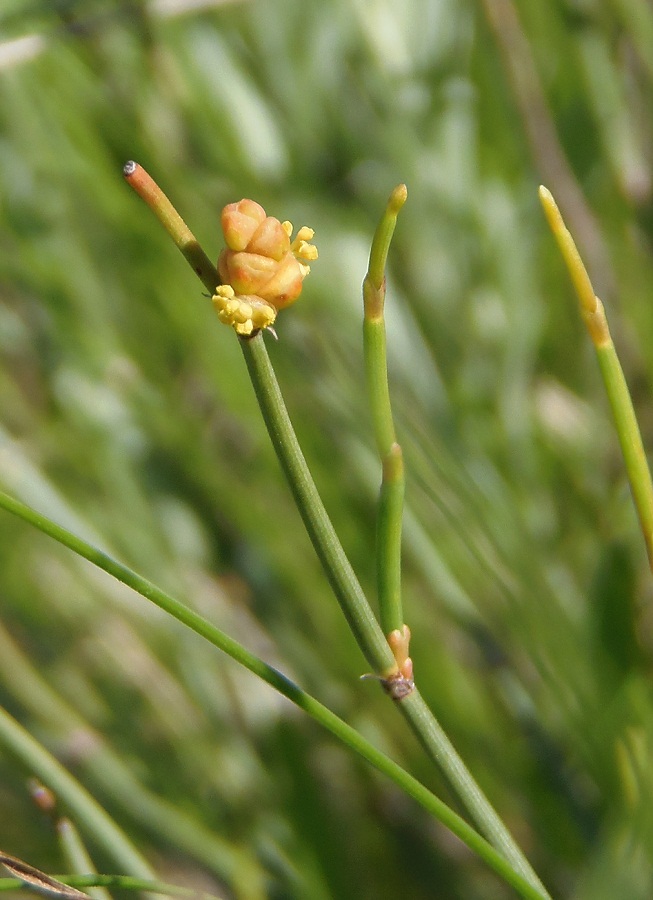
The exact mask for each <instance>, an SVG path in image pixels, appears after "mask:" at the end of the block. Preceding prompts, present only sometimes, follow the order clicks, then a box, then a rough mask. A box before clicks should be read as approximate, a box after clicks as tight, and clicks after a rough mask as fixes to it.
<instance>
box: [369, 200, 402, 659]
mask: <svg viewBox="0 0 653 900" xmlns="http://www.w3.org/2000/svg"><path fill="white" fill-rule="evenodd" d="M406 197H407V191H406V186H405V185H404V184H400V185H399V186H398V187H396V188H395V189H394V191H393V192H392V194H391V195H390V199H389V200H388V204H387V207H386V209H385V212H384V214H383V216H382V217H381V221H380V222H379V225H378V227H377V229H376V232H375V234H374V239H373V241H372V249H371V251H370V262H369V268H368V271H367V275H366V276H365V280H364V281H363V310H364V319H363V350H364V354H365V371H366V375H367V389H368V394H369V399H370V407H371V410H372V420H373V423H374V434H375V437H376V445H377V449H378V452H379V456H380V458H381V466H382V473H383V474H382V479H381V491H380V497H379V510H378V516H377V524H376V572H377V591H378V598H379V613H380V618H381V628H382V629H383V632H384V633H385V634H386V635H388V634H390V632H392V631H399V632H403V627H404V614H403V609H402V602H401V524H402V516H403V508H404V463H403V456H402V452H401V447H400V446H399V444H398V443H397V439H396V436H395V427H394V421H393V418H392V406H391V403H390V388H389V385H388V363H387V352H386V332H385V315H384V307H385V266H386V260H387V256H388V249H389V247H390V242H391V240H392V235H393V233H394V229H395V225H396V223H397V215H398V213H399V210H400V209H401V207H402V206H403V205H404V203H405V202H406ZM406 649H407V648H406Z"/></svg>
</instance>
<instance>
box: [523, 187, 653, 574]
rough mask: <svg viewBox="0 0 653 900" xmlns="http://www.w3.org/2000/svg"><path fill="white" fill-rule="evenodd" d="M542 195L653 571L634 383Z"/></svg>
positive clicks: (651, 504)
mask: <svg viewBox="0 0 653 900" xmlns="http://www.w3.org/2000/svg"><path fill="white" fill-rule="evenodd" d="M539 195H540V201H541V203H542V206H543V207H544V212H545V215H546V218H547V220H548V223H549V225H550V227H551V231H552V232H553V235H554V237H555V239H556V241H557V243H558V246H559V248H560V251H561V253H562V256H563V258H564V260H565V263H566V264H567V268H568V270H569V274H570V276H571V280H572V282H573V285H574V288H575V290H576V294H577V295H578V300H579V303H580V310H581V314H582V317H583V321H584V322H585V325H586V326H587V331H588V333H589V336H590V338H591V339H592V343H593V344H594V348H595V350H596V355H597V358H598V362H599V367H600V369H601V375H602V376H603V383H604V384H605V389H606V392H607V394H608V400H609V402H610V407H611V409H612V415H613V416H614V420H615V425H616V428H617V435H618V437H619V443H620V444H621V451H622V453H623V456H624V461H625V464H626V472H627V475H628V480H629V482H630V490H631V492H632V495H633V500H634V502H635V507H636V509H637V515H638V517H639V522H640V526H641V529H642V533H643V535H644V541H645V543H646V551H647V553H648V560H649V565H650V566H651V569H652V570H653V484H652V483H651V472H650V469H649V467H648V463H647V460H646V454H645V452H644V446H643V444H642V436H641V434H640V431H639V426H638V424H637V418H636V416H635V410H634V409H633V404H632V400H631V398H630V393H629V391H628V385H627V384H626V379H625V377H624V373H623V369H622V368H621V363H620V362H619V357H618V356H617V351H616V349H615V346H614V344H613V342H612V337H611V336H610V329H609V327H608V321H607V318H606V315H605V310H604V308H603V304H602V303H601V301H600V300H599V298H598V297H597V296H596V294H595V293H594V289H593V287H592V282H591V281H590V278H589V275H588V274H587V270H586V268H585V266H584V265H583V261H582V259H581V258H580V254H579V253H578V250H577V248H576V244H575V242H574V239H573V237H572V236H571V234H570V232H569V230H568V229H567V227H566V226H565V223H564V221H563V219H562V216H561V215H560V210H559V209H558V207H557V205H556V202H555V200H554V199H553V196H552V194H551V192H550V191H549V190H547V188H545V187H543V186H541V187H540V190H539Z"/></svg>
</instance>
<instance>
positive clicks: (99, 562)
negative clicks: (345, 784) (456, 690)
mask: <svg viewBox="0 0 653 900" xmlns="http://www.w3.org/2000/svg"><path fill="white" fill-rule="evenodd" d="M0 508H2V509H5V510H6V511H7V512H9V513H12V514H13V515H15V516H18V517H19V518H21V519H23V520H24V521H26V522H28V523H30V524H31V525H34V526H35V527H36V528H38V529H39V530H40V531H42V532H43V533H44V534H47V535H49V536H50V537H52V538H54V539H55V540H56V541H58V542H59V543H60V544H63V546H65V547H68V548H69V549H70V550H73V551H74V552H75V553H77V554H78V555H79V556H81V557H83V558H84V559H87V560H88V561H89V562H91V563H93V564H94V565H96V566H98V568H100V569H103V570H104V571H105V572H107V573H108V574H109V575H112V576H113V577H114V578H116V579H118V581H121V582H122V583H123V584H126V585H127V586H128V587H131V588H132V589H133V590H134V591H136V592H137V593H139V594H140V595H141V596H143V597H145V598H146V599H147V600H150V601H151V602H152V603H154V604H155V605H156V606H158V607H159V608H160V609H162V610H164V611H165V612H167V613H169V614H170V615H171V616H173V617H174V618H175V619H177V620H178V621H179V622H181V623H182V624H184V625H186V626H187V627H188V628H190V629H191V630H193V631H194V632H195V633H196V634H198V635H200V636H201V637H203V638H205V639H206V640H207V641H209V642H210V643H211V644H213V645H214V646H215V647H217V648H218V649H220V650H222V651H223V652H224V653H226V654H227V655H228V656H230V657H231V658H232V659H234V660H235V661H236V662H238V663H240V664H241V665H242V666H244V667H245V668H246V669H249V671H250V672H253V673H254V674H255V675H257V676H258V677H259V678H261V679H263V680H264V681H266V682H267V683H268V684H269V685H270V686H271V687H273V688H274V689H275V690H277V691H278V692H279V693H280V694H282V695H283V696H284V697H287V698H288V699H289V700H290V701H292V702H293V703H294V704H295V705H296V706H298V707H299V708H300V709H303V710H304V712H306V713H307V714H308V715H309V716H311V718H313V719H315V720H316V721H317V722H319V723H320V724H321V725H322V726H323V727H324V728H326V729H327V730H328V731H330V732H331V733H332V734H333V735H334V736H335V737H337V738H338V739H339V740H340V741H342V743H344V744H345V745H346V746H347V747H349V748H350V749H351V750H353V751H355V752H356V753H358V754H359V755H360V756H361V757H362V758H363V759H365V760H366V761H367V762H369V763H370V764H371V765H373V766H374V767H375V768H376V769H378V770H379V771H380V772H382V773H383V774H384V775H386V776H387V777H388V778H390V779H391V780H392V781H393V782H394V783H395V784H396V785H397V786H398V787H399V788H401V789H402V790H403V791H404V792H405V793H406V794H408V795H409V796H410V797H412V798H413V799H414V800H415V801H416V802H417V803H419V804H420V805H421V806H422V807H423V808H424V809H426V810H427V811H428V812H429V813H431V814H432V815H433V816H435V817H436V818H437V819H438V820H439V821H440V822H442V823H443V824H444V825H445V826H446V827H447V828H449V830H450V831H452V832H453V834H455V835H456V836H457V837H458V838H460V840H461V841H462V842H463V843H465V844H466V845H467V846H468V847H469V848H470V849H471V850H473V851H474V852H475V853H476V854H477V855H478V856H479V857H480V858H481V859H483V860H484V861H485V862H486V863H487V864H488V866H490V867H491V868H492V869H493V870H494V871H495V872H497V874H499V875H500V876H501V877H502V878H503V879H504V880H505V881H506V882H507V883H508V884H510V885H512V887H514V888H515V890H516V891H517V893H518V894H519V895H520V896H521V897H524V898H528V900H542V898H547V897H548V894H547V893H546V892H545V891H544V890H543V889H541V888H540V887H539V886H538V885H536V884H533V883H532V881H531V880H529V879H527V878H526V877H524V875H522V874H521V873H520V872H517V871H516V870H515V868H514V866H513V864H512V863H511V862H509V861H508V860H507V859H506V858H505V857H504V855H503V854H502V853H501V852H499V851H498V850H496V849H495V848H494V847H493V846H492V845H491V844H490V843H489V842H488V841H486V840H485V839H484V838H483V837H481V835H480V834H478V832H477V831H475V830H474V829H473V828H472V827H471V825H469V824H468V823H467V822H465V820H464V819H462V818H461V817H460V816H458V815H457V814H456V813H455V812H454V811H453V810H451V809H450V808H449V807H448V806H447V805H446V804H445V803H443V802H442V800H440V799H439V798H438V797H436V796H435V794H432V793H431V792H430V791H429V790H428V789H427V788H425V787H424V785H423V784H421V783H420V782H419V781H417V779H416V778H414V777H413V776H412V775H410V774H409V773H408V772H406V771H405V770H404V769H402V768H401V767H400V766H398V765H397V764H396V763H395V762H393V761H392V760H391V759H390V758H389V757H387V756H385V754H383V753H382V752H381V751H380V750H377V749H376V747H374V746H373V745H372V744H371V743H370V742H369V741H367V740H366V739H365V738H364V737H363V736H362V735H361V734H359V732H357V731H356V730H355V729H354V728H352V727H351V726H350V725H348V724H347V723H346V722H343V720H342V719H340V718H339V717H338V716H336V715H335V713H332V712H331V711H330V710H329V709H327V707H325V706H323V705H322V704H321V703H320V702H319V701H318V700H316V699H315V698H314V697H311V696H310V695H309V694H307V693H306V692H305V691H303V690H302V689H301V688H299V687H298V686H297V685H296V684H294V683H293V682H292V681H290V680H289V679H288V678H287V677H286V676H285V675H283V674H282V673H281V672H279V671H278V670H277V669H274V668H273V667H272V666H270V665H268V664H267V663H265V662H263V660H261V659H259V658H258V657H257V656H255V655H254V654H253V653H250V652H249V651H248V650H246V649H245V647H243V646H242V645H241V644H239V643H238V642H237V641H235V640H233V638H230V637H229V636H228V635H226V634H224V632H222V631H220V629H219V628H217V627H216V626H215V625H213V624H212V623H211V622H209V621H208V620H207V619H204V618H203V617H202V616H200V615H199V614H198V613H196V612H195V611H194V610H192V609H190V608H189V607H188V606H185V605H184V604H183V603H181V602H180V601H179V600H177V599H175V598H174V597H172V596H171V595H170V594H167V593H166V592H165V591H162V590H161V589H160V588H159V587H157V586H156V585H155V584H153V583H152V582H151V581H148V580H147V579H146V578H143V577H142V576H141V575H138V574H137V573H136V572H134V571H133V570H132V569H130V568H128V567H127V566H125V565H123V564H122V563H119V562H118V561H117V560H115V559H113V558H112V557H110V556H109V555H108V554H106V553H104V552H103V551H102V550H99V549H98V548H97V547H94V546H93V545H92V544H89V543H88V542H87V541H84V540H83V539H82V538H80V537H77V535H74V534H71V533H70V532H69V531H67V530H66V529H65V528H62V527H61V526H60V525H57V524H56V523H55V522H53V521H52V520H50V519H48V518H47V517H46V516H43V515H41V514H40V513H38V512H36V511H35V510H33V509H31V508H30V507H28V506H26V505H25V504H24V503H21V502H20V501H19V500H16V499H14V498H13V497H10V496H8V495H7V494H5V493H3V492H1V491H0ZM377 628H378V626H377ZM383 643H384V646H386V647H387V644H385V641H384V642H383ZM0 739H1V740H3V741H4V743H5V745H6V746H8V747H10V748H11V749H12V750H13V751H14V752H15V753H16V755H17V756H19V758H21V759H22V760H23V761H24V762H25V763H26V764H27V765H28V766H29V767H30V768H32V769H33V770H34V771H36V772H37V774H38V775H39V777H40V778H41V779H42V780H43V782H44V783H46V784H48V786H50V787H51V788H52V789H53V790H54V791H55V793H57V794H59V795H61V796H62V797H63V798H64V799H65V800H66V802H67V803H68V804H69V805H70V806H71V808H72V809H73V810H74V811H75V812H76V815H77V817H78V819H79V820H80V821H82V820H83V821H84V822H85V824H87V825H88V826H89V827H90V826H91V825H93V826H94V829H93V831H94V834H96V837H97V839H98V840H101V839H102V838H104V839H105V841H106V847H107V849H108V850H109V851H110V852H112V853H113V854H114V856H115V852H116V850H115V847H116V846H117V845H118V844H119V843H120V840H121V837H122V839H123V840H124V836H122V835H121V832H120V831H119V830H118V829H117V826H115V825H114V823H113V822H111V820H110V819H109V818H108V816H107V815H106V813H105V812H104V810H102V809H101V807H99V806H98V804H97V803H96V802H95V800H93V798H92V797H90V795H88V794H87V792H86V791H85V790H84V788H82V787H81V786H80V785H79V784H78V783H77V782H75V780H74V779H73V778H72V777H71V776H70V775H69V774H68V773H67V772H66V771H65V770H64V769H63V767H62V766H61V765H60V764H59V763H58V762H57V761H56V760H54V759H53V758H52V757H51V756H50V754H48V753H47V751H45V750H44V749H43V748H42V747H41V746H40V745H39V744H38V743H37V742H36V741H35V740H34V739H33V738H32V737H31V736H30V735H29V734H28V733H27V732H26V731H25V730H24V729H23V728H22V726H20V725H19V724H18V723H17V722H15V721H14V720H13V719H12V718H11V717H10V716H9V715H8V714H7V713H6V712H3V711H0ZM121 847H122V845H121ZM112 848H113V849H112ZM124 852H125V853H128V852H131V853H133V854H134V856H133V858H132V864H131V865H130V868H131V869H132V871H134V872H135V874H137V875H139V873H138V872H137V871H136V868H137V864H138V863H139V862H140V865H141V866H143V867H144V869H145V871H143V872H142V873H140V877H144V878H147V877H150V870H149V867H148V866H147V863H145V862H144V861H143V860H140V857H139V856H138V855H137V854H136V853H135V851H133V850H132V849H131V846H130V845H129V844H128V843H127V845H126V847H125V848H124ZM123 864H125V863H124V862H123Z"/></svg>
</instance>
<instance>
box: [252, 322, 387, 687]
mask: <svg viewBox="0 0 653 900" xmlns="http://www.w3.org/2000/svg"><path fill="white" fill-rule="evenodd" d="M240 346H241V347H242V351H243V355H244V357H245V362H246V363H247V368H248V370H249V374H250V378H251V380H252V384H253V386H254V391H255V393H256V397H257V399H258V402H259V406H260V408H261V413H262V414H263V419H264V420H265V424H266V426H267V429H268V433H269V435H270V439H271V441H272V444H273V446H274V449H275V450H276V453H277V457H278V458H279V462H280V463H281V467H282V469H283V471H284V473H285V475H286V479H287V480H288V484H289V486H290V489H291V491H292V494H293V497H294V499H295V503H296V504H297V508H298V509H299V513H300V515H301V517H302V519H303V521H304V525H305V526H306V530H307V531H308V534H309V537H310V539H311V541H312V543H313V546H314V547H315V550H316V552H317V555H318V557H319V559H320V562H321V563H322V566H323V568H324V571H325V573H326V575H327V578H328V579H329V583H330V584H331V587H332V588H333V591H334V593H335V595H336V597H337V599H338V602H339V603H340V606H341V607H342V610H343V612H344V614H345V616H346V618H347V621H348V623H349V627H350V628H351V630H352V632H353V633H354V636H355V638H356V640H357V642H358V644H359V646H360V648H361V650H362V651H363V653H364V654H365V658H366V659H367V661H368V663H369V664H370V666H372V668H373V669H374V671H375V672H376V673H378V674H381V675H385V674H386V673H389V672H391V671H392V670H393V668H395V662H394V657H393V656H392V653H391V651H390V648H389V647H388V644H387V642H386V640H385V637H384V636H383V633H382V631H381V629H380V628H379V625H378V622H377V621H376V617H375V616H374V613H373V612H372V609H371V607H370V605H369V603H368V602H367V598H366V597H365V594H364V593H363V590H362V588H361V586H360V584H359V582H358V579H357V578H356V575H355V574H354V570H353V569H352V567H351V563H350V562H349V560H348V559H347V555H346V554H345V551H344V550H343V548H342V544H341V543H340V541H339V540H338V536H337V535H336V533H335V530H334V528H333V525H332V524H331V520H330V519H329V516H328V515H327V511H326V509H325V508H324V504H323V503H322V498H321V497H320V495H319V494H318V491H317V488H316V487H315V482H314V481H313V478H312V477H311V473H310V472H309V470H308V466H307V465H306V460H305V459H304V455H303V453H302V451H301V448H300V446H299V442H298V441H297V436H296V435H295V431H294V429H293V427H292V424H291V422H290V417H289V416H288V410H287V409H286V405H285V403H284V402H283V397H282V396H281V391H280V390H279V385H278V383H277V379H276V376H275V374H274V370H273V368H272V364H271V363H270V358H269V356H268V352H267V349H266V347H265V344H264V342H263V334H262V332H259V333H258V334H257V335H256V336H255V337H253V338H246V339H241V341H240Z"/></svg>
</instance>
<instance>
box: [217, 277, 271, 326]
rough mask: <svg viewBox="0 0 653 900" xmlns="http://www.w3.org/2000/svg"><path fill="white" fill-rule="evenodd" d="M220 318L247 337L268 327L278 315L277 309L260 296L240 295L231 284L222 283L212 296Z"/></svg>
mask: <svg viewBox="0 0 653 900" xmlns="http://www.w3.org/2000/svg"><path fill="white" fill-rule="evenodd" d="M212 300H213V306H214V307H215V309H216V312H217V313H218V318H219V319H220V321H221V322H224V324H225V325H231V326H232V327H233V328H234V330H235V332H236V334H240V335H243V336H244V337H247V336H248V335H250V334H252V333H253V332H255V331H260V330H261V329H262V328H268V327H269V326H270V325H272V324H273V322H274V320H275V319H276V317H277V311H276V309H274V307H273V306H271V305H270V304H269V303H267V302H266V301H265V300H262V299H261V298H260V297H255V296H248V297H240V296H238V294H236V293H234V289H233V288H232V287H231V285H230V284H221V285H219V286H218V287H217V288H216V289H215V294H214V295H213V297H212Z"/></svg>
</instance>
